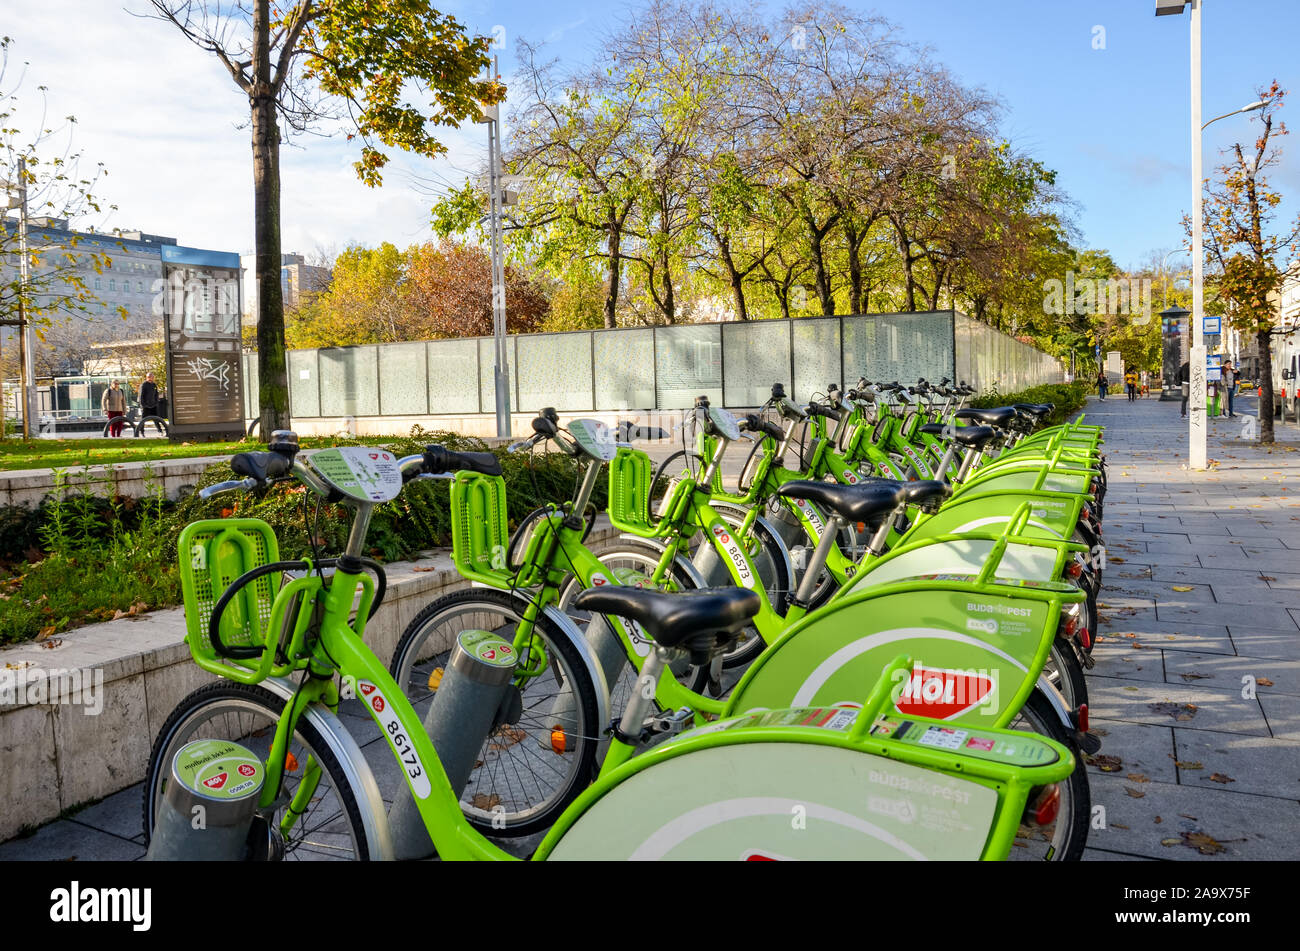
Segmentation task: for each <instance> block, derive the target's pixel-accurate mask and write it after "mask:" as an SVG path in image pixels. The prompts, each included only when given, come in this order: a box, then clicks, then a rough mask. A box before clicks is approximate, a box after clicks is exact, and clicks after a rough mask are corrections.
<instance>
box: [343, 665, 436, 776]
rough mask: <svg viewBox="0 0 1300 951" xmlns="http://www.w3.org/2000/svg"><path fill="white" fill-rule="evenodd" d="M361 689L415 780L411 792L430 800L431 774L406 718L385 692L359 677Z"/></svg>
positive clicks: (395, 750) (403, 763) (372, 712)
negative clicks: (400, 716)
mask: <svg viewBox="0 0 1300 951" xmlns="http://www.w3.org/2000/svg"><path fill="white" fill-rule="evenodd" d="M357 689H358V690H360V691H361V702H362V703H364V704H365V705H366V709H368V710H369V711H370V715H371V716H373V717H374V718H375V722H376V723H378V724H379V728H380V729H381V730H383V731H384V736H386V737H387V738H388V745H389V746H390V747H392V749H393V752H394V753H395V754H396V755H397V758H398V759H399V760H401V762H402V768H403V769H404V770H406V775H407V777H408V778H409V780H410V783H411V791H412V792H413V793H415V797H416V798H417V799H428V798H429V794H430V793H431V792H432V791H433V790H432V788H431V787H430V786H429V774H428V773H427V772H425V769H424V763H422V762H421V761H420V754H419V753H417V752H416V751H415V744H414V743H413V742H411V738H410V737H409V736H407V735H406V730H405V729H404V728H403V727H402V721H401V720H399V719H398V718H397V714H396V713H394V712H393V705H392V704H391V703H389V702H388V698H387V697H385V696H384V692H383V691H382V690H380V689H379V688H378V687H376V686H375V685H374V684H372V683H371V682H370V681H368V680H358V681H357Z"/></svg>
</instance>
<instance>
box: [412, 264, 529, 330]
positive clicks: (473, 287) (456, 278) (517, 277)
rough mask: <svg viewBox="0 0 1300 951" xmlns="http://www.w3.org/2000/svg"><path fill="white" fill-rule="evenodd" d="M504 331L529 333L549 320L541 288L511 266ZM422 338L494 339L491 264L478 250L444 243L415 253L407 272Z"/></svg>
mask: <svg viewBox="0 0 1300 951" xmlns="http://www.w3.org/2000/svg"><path fill="white" fill-rule="evenodd" d="M505 272H506V332H507V333H530V332H532V331H535V330H537V329H538V328H539V327H540V325H541V323H542V321H543V320H544V319H545V318H546V313H547V310H548V304H547V301H546V296H545V295H544V293H543V292H542V288H541V287H539V286H538V285H537V284H536V283H534V282H533V281H531V280H529V279H528V278H527V277H526V276H525V275H523V274H521V273H520V272H519V270H518V269H517V268H514V267H511V266H509V265H507V266H506V268H505ZM407 281H408V283H409V285H410V290H409V293H410V302H411V307H412V309H413V310H414V312H415V317H414V321H415V326H416V328H418V336H415V337H413V338H407V339H417V340H418V339H428V338H436V337H486V336H490V335H491V334H492V262H491V258H490V257H489V256H488V253H487V252H486V251H485V250H483V248H480V247H478V246H477V245H471V244H464V243H460V242H456V241H445V242H443V243H442V244H441V245H435V244H425V245H422V246H419V247H415V248H412V249H411V251H410V262H409V265H408V270H407Z"/></svg>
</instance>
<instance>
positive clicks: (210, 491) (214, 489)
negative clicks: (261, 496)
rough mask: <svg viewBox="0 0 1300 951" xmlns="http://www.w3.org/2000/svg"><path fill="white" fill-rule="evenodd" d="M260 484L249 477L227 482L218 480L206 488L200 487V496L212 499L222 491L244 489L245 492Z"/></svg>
mask: <svg viewBox="0 0 1300 951" xmlns="http://www.w3.org/2000/svg"><path fill="white" fill-rule="evenodd" d="M257 486H258V481H257V480H256V479H253V478H248V479H228V480H226V481H225V482H217V483H215V484H213V485H210V486H208V487H207V488H204V489H199V498H201V499H210V498H212V496H214V495H219V494H220V493H222V492H234V491H235V490H236V489H243V490H244V491H245V492H251V491H253V489H256V488H257Z"/></svg>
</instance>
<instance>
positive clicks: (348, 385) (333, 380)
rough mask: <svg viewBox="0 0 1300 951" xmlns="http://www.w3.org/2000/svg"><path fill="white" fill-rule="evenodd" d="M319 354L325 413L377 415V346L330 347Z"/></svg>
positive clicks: (321, 389) (323, 410) (322, 410)
mask: <svg viewBox="0 0 1300 951" xmlns="http://www.w3.org/2000/svg"><path fill="white" fill-rule="evenodd" d="M318 352H319V354H320V404H321V405H320V410H321V415H322V416H378V415H379V361H378V359H377V356H376V348H375V347H330V348H327V349H324V350H320V351H318Z"/></svg>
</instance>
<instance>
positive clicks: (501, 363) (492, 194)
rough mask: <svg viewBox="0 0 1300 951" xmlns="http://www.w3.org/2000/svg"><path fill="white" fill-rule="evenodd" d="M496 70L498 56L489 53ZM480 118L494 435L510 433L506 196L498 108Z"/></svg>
mask: <svg viewBox="0 0 1300 951" xmlns="http://www.w3.org/2000/svg"><path fill="white" fill-rule="evenodd" d="M492 70H493V74H494V75H495V74H496V72H497V58H496V57H495V56H494V57H492ZM481 121H482V122H484V123H486V124H487V127H488V216H489V219H490V222H489V228H490V230H491V248H492V342H493V353H494V354H495V356H494V359H493V382H494V383H495V385H496V416H497V436H498V437H500V438H502V439H508V438H509V437H510V365H509V363H508V362H507V361H506V268H505V253H504V249H503V247H502V245H503V242H502V238H501V206H502V203H503V201H504V200H505V195H504V194H503V188H502V175H501V109H500V106H498V105H491V106H488V107H487V108H486V109H484V111H483V118H482V120H481Z"/></svg>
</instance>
